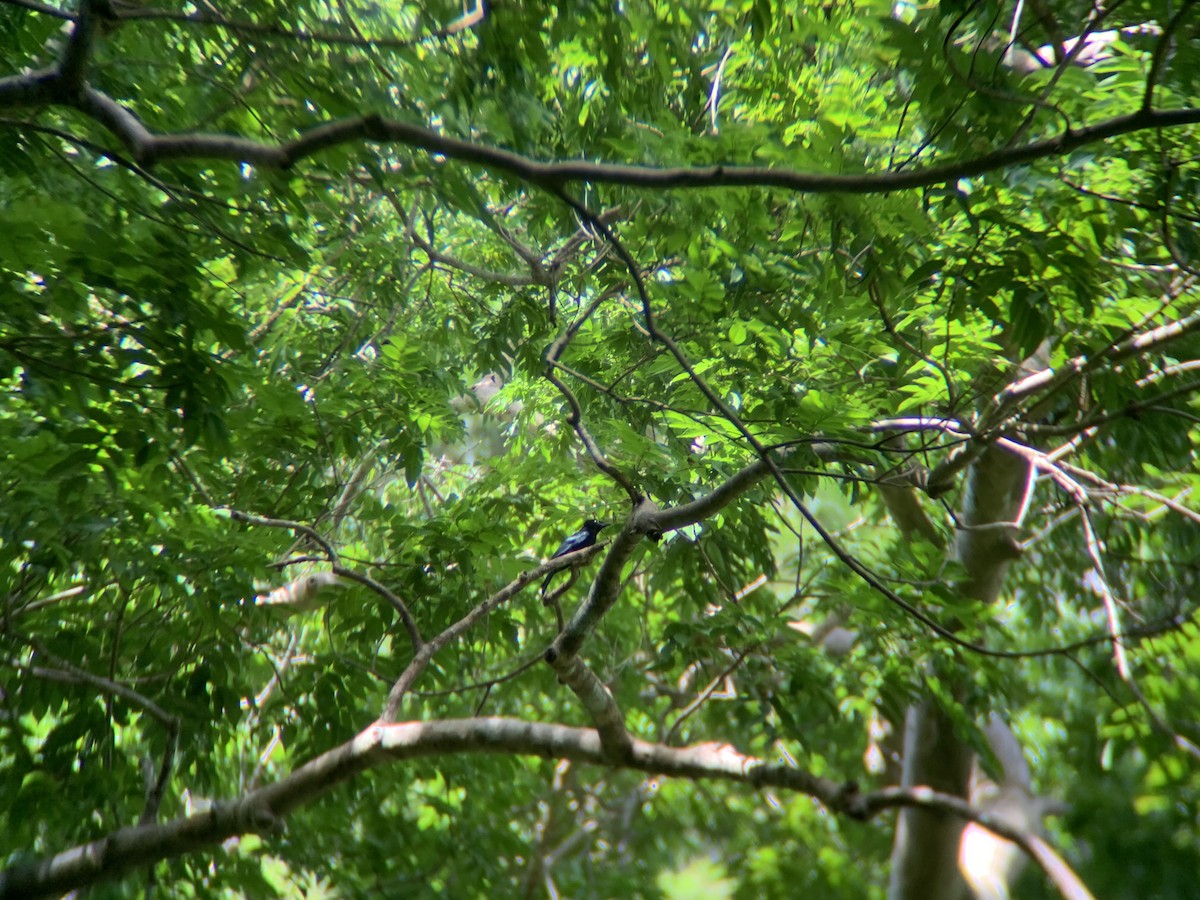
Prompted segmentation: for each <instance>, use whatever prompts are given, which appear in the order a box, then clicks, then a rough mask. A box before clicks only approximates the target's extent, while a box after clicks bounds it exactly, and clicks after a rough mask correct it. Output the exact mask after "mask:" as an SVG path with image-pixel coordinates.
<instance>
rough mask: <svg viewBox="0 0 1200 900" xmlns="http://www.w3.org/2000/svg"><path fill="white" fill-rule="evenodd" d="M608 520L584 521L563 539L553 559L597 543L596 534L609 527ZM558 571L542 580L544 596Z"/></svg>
mask: <svg viewBox="0 0 1200 900" xmlns="http://www.w3.org/2000/svg"><path fill="white" fill-rule="evenodd" d="M607 527H608V523H607V522H597V521H596V520H595V519H588V520H587V521H586V522H584V523H583V527H582V528H580V529H579V530H578V531H577V532H575V533H574V534H572V535H570V536H569V537H567V538H564V539H563V542H562V543H561V544H559V545H558V549H557V550H555V551H554V555H553V556H551V557H550V558H551V559H558V558H559V557H560V556H566V555H567V554H568V553H574V552H575V551H576V550H582V549H583V548H584V547H590V546H592V544H594V543H596V535H598V534H599V533H600V529H602V528H607ZM557 574H558V573H557V572H551V573H550V574H549V575H547V576H546V580H545V581H543V582H542V596H543V597H545V596H546V588H548V587H549V586H550V579H552V578H553V577H554V576H555V575H557Z"/></svg>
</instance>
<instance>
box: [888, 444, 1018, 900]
mask: <svg viewBox="0 0 1200 900" xmlns="http://www.w3.org/2000/svg"><path fill="white" fill-rule="evenodd" d="M1032 476H1033V473H1032V471H1031V468H1030V466H1029V464H1028V463H1027V462H1026V461H1025V460H1023V459H1021V458H1020V457H1017V456H1015V455H1013V454H1012V453H1009V452H1007V451H1006V450H1002V449H1000V448H997V447H995V446H992V447H988V448H987V449H985V450H984V451H983V452H982V453H980V454H979V456H978V457H977V458H976V459H975V460H974V462H972V463H971V465H970V466H969V468H968V470H967V487H966V491H965V495H964V498H963V503H962V509H961V510H959V513H958V522H959V531H958V535H957V538H956V540H955V547H954V552H955V555H956V557H957V558H958V560H959V562H961V563H962V564H963V566H964V567H965V568H966V570H967V580H966V583H965V584H964V585H963V586H962V590H963V593H965V594H966V595H967V596H969V597H972V598H973V599H975V600H978V601H979V602H980V603H981V604H989V603H992V602H994V601H995V600H996V598H997V597H998V596H999V594H1000V589H1001V586H1002V584H1003V580H1004V574H1005V572H1006V571H1007V569H1008V566H1009V563H1011V562H1012V560H1013V559H1014V558H1015V557H1016V555H1017V549H1016V541H1015V535H1016V530H1017V522H1018V521H1019V519H1020V517H1021V514H1022V512H1023V510H1024V507H1025V504H1026V498H1027V494H1028V489H1029V486H1030V479H1031V478H1032ZM904 728H905V734H904V763H903V765H904V768H903V773H902V776H901V786H902V787H904V788H913V787H916V786H920V785H925V786H928V787H931V788H933V789H935V790H937V791H939V792H942V793H947V794H953V795H955V796H958V797H966V796H967V791H968V786H969V779H970V774H971V750H970V748H969V747H968V746H967V744H966V742H965V741H964V740H963V739H962V738H961V737H959V736H957V735H955V734H954V728H953V724H952V723H951V721H950V718H949V716H948V715H947V714H946V713H945V711H944V710H942V709H941V708H940V707H939V706H938V705H937V704H935V703H932V702H925V703H922V704H919V705H917V706H914V707H912V708H911V709H909V710H908V713H907V715H906V717H905V723H904ZM962 829H963V823H962V821H961V820H959V819H956V818H953V817H950V816H946V815H944V814H942V813H939V812H933V811H929V810H921V809H905V810H902V811H901V812H900V816H899V822H898V824H897V828H896V840H895V843H894V845H893V849H892V866H891V882H890V884H889V886H888V897H889V898H890V900H960V898H963V897H966V896H968V888H967V885H966V882H965V881H964V880H963V877H962V875H961V874H960V872H959V868H958V850H959V843H960V841H961V837H962Z"/></svg>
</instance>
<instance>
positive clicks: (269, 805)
mask: <svg viewBox="0 0 1200 900" xmlns="http://www.w3.org/2000/svg"><path fill="white" fill-rule="evenodd" d="M454 753H488V754H508V755H524V756H536V757H542V758H544V759H568V760H572V761H575V762H581V763H590V764H594V765H606V766H612V765H613V763H612V760H611V759H610V758H609V757H608V755H607V753H606V750H605V748H604V746H603V745H602V743H601V740H600V735H599V734H598V733H597V732H596V731H595V730H593V729H590V728H572V727H569V726H566V725H549V724H543V723H540V722H528V721H523V720H519V719H506V718H475V719H447V720H442V721H437V722H405V723H401V724H395V725H385V724H383V723H376V724H374V725H371V726H369V727H368V728H366V729H365V730H364V731H363V732H361V733H360V734H358V735H357V736H356V737H354V738H353V739H351V740H349V741H347V742H346V743H344V744H342V745H340V746H338V747H335V748H334V749H333V750H330V751H329V752H327V753H324V754H322V755H320V756H318V757H317V758H315V759H313V760H311V761H310V762H308V763H306V764H305V765H303V766H301V767H300V768H298V769H296V770H295V771H294V772H292V773H291V774H290V775H288V776H287V777H285V778H283V779H281V780H280V781H278V782H276V783H274V784H271V785H268V786H266V787H263V788H260V789H258V790H256V791H251V792H249V793H247V794H244V795H242V796H241V797H239V798H237V799H236V800H233V801H229V802H226V803H218V804H216V805H214V806H213V808H212V809H210V810H208V811H207V812H204V813H201V814H199V815H194V816H190V817H188V818H184V819H178V820H176V821H174V822H168V823H165V824H162V825H142V826H138V827H134V828H122V829H119V830H117V831H115V832H113V833H112V834H110V835H108V836H107V837H105V838H102V839H101V840H98V841H94V842H92V843H90V844H83V845H80V846H78V847H74V848H72V849H70V850H66V851H64V852H62V853H59V854H57V855H55V856H53V857H49V858H46V859H42V860H37V861H31V862H23V863H18V864H16V865H14V866H12V867H10V868H9V869H7V870H5V871H3V872H0V898H3V897H17V896H21V897H29V896H44V895H51V894H62V893H64V892H66V891H69V890H72V889H75V888H79V887H84V886H87V885H92V884H96V883H98V882H100V881H104V880H111V879H114V878H118V877H120V876H121V875H123V874H125V873H127V872H129V871H131V870H132V869H134V868H136V867H138V866H143V865H146V864H147V863H152V862H156V861H158V860H163V859H169V858H171V857H175V856H179V855H182V854H184V853H188V852H191V851H195V850H200V849H203V848H206V847H211V846H214V845H216V844H217V843H219V842H220V841H223V840H225V839H227V838H229V837H232V836H234V835H238V834H243V833H246V832H251V831H261V830H269V829H272V828H277V827H278V826H279V825H280V823H281V820H282V818H283V817H284V816H286V815H288V814H289V813H291V812H292V811H294V810H296V809H297V808H299V807H301V806H305V805H307V804H310V803H312V802H314V801H315V800H317V799H318V798H319V797H321V796H322V795H324V794H326V793H328V792H329V791H330V790H332V789H333V788H335V787H337V786H338V785H340V784H342V783H343V782H345V781H348V780H349V779H351V778H354V777H355V776H357V775H359V774H361V773H362V772H365V771H367V770H369V769H372V768H377V767H380V766H383V765H387V764H389V763H392V762H396V761H402V760H408V759H418V758H421V757H426V756H433V755H439V756H445V755H448V754H454ZM617 768H625V769H632V770H637V771H642V772H648V773H653V774H657V775H664V776H673V777H678V778H688V779H693V780H702V779H713V780H719V781H726V782H732V783H738V784H744V785H747V786H749V787H753V788H756V789H761V788H764V787H770V788H774V789H779V790H789V791H796V792H798V793H802V794H806V795H808V796H810V797H812V798H813V799H815V800H817V801H818V802H820V803H821V804H823V805H824V806H825V807H826V808H827V809H829V810H830V811H831V812H834V813H837V814H840V815H844V816H848V817H850V818H854V819H867V818H870V817H871V816H874V815H877V814H879V813H881V812H883V811H886V810H889V809H895V808H901V807H919V808H924V809H930V810H936V811H938V812H942V813H947V814H950V815H954V816H958V817H960V818H963V819H966V820H969V821H973V822H978V823H979V824H981V825H983V826H985V827H986V828H988V829H989V830H992V831H994V832H995V833H996V834H998V835H1000V836H1001V837H1003V838H1006V839H1008V840H1010V841H1013V842H1014V843H1016V844H1017V845H1018V846H1019V847H1021V848H1022V849H1023V850H1025V851H1026V852H1027V853H1029V854H1030V855H1031V856H1032V857H1033V859H1034V861H1035V862H1037V863H1038V865H1039V866H1041V867H1042V869H1043V871H1046V872H1047V874H1048V875H1049V876H1050V877H1051V879H1052V881H1053V882H1054V884H1055V885H1056V887H1058V888H1059V890H1060V892H1062V894H1063V896H1064V897H1068V898H1072V900H1082V898H1086V897H1090V895H1089V894H1087V892H1086V889H1085V888H1083V886H1082V883H1081V882H1079V880H1078V878H1073V879H1068V876H1067V875H1066V874H1065V873H1069V872H1070V869H1069V868H1067V867H1066V864H1065V863H1062V861H1061V859H1059V858H1058V856H1057V854H1054V853H1053V851H1052V850H1051V851H1050V852H1049V853H1047V852H1046V851H1047V850H1049V845H1048V844H1045V842H1044V841H1042V840H1041V839H1040V838H1035V837H1034V836H1032V835H1030V834H1028V833H1027V832H1024V831H1020V830H1018V829H1015V828H1013V827H1012V826H1011V825H1009V824H1008V823H1006V822H1005V821H1004V820H1003V819H1001V818H998V817H996V816H993V815H990V814H988V813H985V812H981V811H980V810H978V809H976V808H974V807H973V806H971V805H970V804H968V803H967V802H965V801H963V800H961V799H959V798H957V797H952V796H948V795H946V794H939V793H937V792H935V791H932V790H930V789H929V788H922V787H917V788H912V789H908V790H904V789H900V788H888V789H885V790H882V791H877V792H873V793H868V794H862V793H859V792H858V790H857V789H856V788H855V787H854V785H853V784H840V783H838V782H835V781H832V780H830V779H828V778H821V777H817V776H815V775H812V774H811V773H809V772H806V771H804V770H802V769H796V768H793V767H791V766H789V765H782V764H771V763H765V762H763V761H762V760H760V759H757V758H755V757H752V756H747V755H745V754H742V753H740V752H738V751H737V750H736V749H734V748H733V747H732V746H730V745H728V744H716V743H708V744H696V745H693V746H691V747H684V748H672V747H667V746H665V745H662V744H653V743H648V742H646V741H641V740H636V739H635V740H632V741H631V748H630V752H629V754H628V756H627V757H626V758H625V760H624V763H623V765H621V766H617ZM1051 856H1053V860H1052V859H1051ZM1054 861H1057V863H1058V864H1060V865H1058V866H1057V867H1056V866H1054V865H1052V862H1054ZM1052 869H1053V870H1054V871H1052ZM1071 874H1072V875H1073V873H1071ZM1068 885H1070V886H1071V889H1072V890H1074V891H1075V892H1074V893H1071V892H1068V890H1067V887H1068Z"/></svg>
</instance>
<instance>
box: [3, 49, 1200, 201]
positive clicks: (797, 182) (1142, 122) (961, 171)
mask: <svg viewBox="0 0 1200 900" xmlns="http://www.w3.org/2000/svg"><path fill="white" fill-rule="evenodd" d="M41 103H56V104H59V105H63V106H72V107H75V108H77V109H79V110H80V111H81V112H83V113H84V114H85V115H88V116H90V117H92V118H93V119H96V120H97V121H99V122H100V123H101V124H102V125H104V127H106V128H107V129H108V130H109V131H111V132H112V133H113V134H115V135H116V136H117V137H118V138H119V139H120V140H121V141H122V142H123V143H124V144H125V146H126V147H127V148H128V150H129V152H130V153H131V154H132V155H133V157H134V158H135V159H136V160H137V162H138V163H139V164H141V165H147V166H148V165H153V164H155V163H158V162H164V161H167V160H180V159H220V160H226V161H228V162H237V163H248V164H251V165H259V166H265V167H270V168H281V169H286V168H289V167H291V166H293V165H295V164H296V163H297V162H299V161H300V160H302V159H304V158H306V157H309V156H313V155H315V154H317V153H319V152H321V151H322V150H326V149H329V148H331V147H334V146H337V145H339V144H345V143H350V142H354V141H376V142H380V143H396V144H402V145H406V146H409V147H413V148H415V149H418V150H421V151H424V152H426V153H438V154H442V155H444V156H446V157H448V158H450V159H456V160H459V161H460V162H466V163H472V164H475V165H480V166H486V167H489V168H492V169H498V170H500V171H504V172H508V173H510V174H512V175H515V176H516V177H518V178H520V179H522V180H524V181H527V182H529V183H531V184H535V185H539V186H541V187H544V188H547V189H550V190H557V189H561V188H562V187H563V186H564V185H566V184H569V183H573V182H589V183H594V184H616V185H624V186H626V187H642V188H646V189H650V190H668V189H675V188H716V187H768V188H770V187H773V188H782V189H784V190H790V191H797V192H800V193H810V194H820V193H846V194H876V193H886V192H889V191H901V190H911V189H913V188H921V187H928V186H931V185H938V184H945V183H948V182H953V181H956V180H958V179H960V178H971V177H974V176H977V175H983V174H985V173H987V172H991V171H993V170H996V169H1001V168H1006V167H1009V166H1016V165H1023V164H1026V163H1031V162H1034V161H1036V160H1039V159H1045V158H1047V157H1054V156H1062V155H1064V154H1067V153H1070V152H1071V151H1073V150H1076V149H1078V148H1080V147H1083V146H1086V145H1087V144H1092V143H1096V142H1097V141H1103V140H1106V139H1108V138H1112V137H1117V136H1119V135H1123V134H1129V133H1131V132H1135V131H1143V130H1147V129H1161V128H1176V127H1180V126H1183V125H1191V124H1195V123H1197V122H1200V107H1185V108H1182V109H1173V110H1154V109H1145V108H1143V109H1139V110H1137V111H1135V112H1132V113H1128V114H1126V115H1123V116H1115V117H1113V118H1111V119H1107V120H1105V121H1103V122H1099V123H1097V124H1095V125H1089V126H1085V127H1083V128H1077V129H1070V128H1069V129H1067V130H1065V131H1063V132H1062V133H1061V134H1059V135H1058V136H1057V137H1052V138H1045V139H1042V140H1038V141H1031V142H1029V143H1025V144H1021V145H1018V146H1014V147H1004V148H1001V149H998V150H993V151H991V152H989V153H984V154H981V155H979V156H975V157H971V158H968V159H962V160H957V161H955V162H950V163H943V164H941V165H934V166H925V167H923V168H919V169H912V170H905V171H900V172H885V173H864V174H860V175H829V174H820V173H809V172H798V171H796V170H793V169H783V168H780V169H775V168H766V167H762V166H742V165H724V164H717V165H709V166H691V167H687V166H679V167H669V168H657V167H654V166H642V165H624V164H617V163H594V162H586V161H582V160H575V161H560V162H540V161H538V160H534V159H530V158H529V157H527V156H523V155H521V154H519V153H513V152H512V151H509V150H502V149H500V148H497V147H489V146H487V145H484V144H477V143H473V142H471V141H465V140H462V139H459V138H455V137H450V136H447V135H444V134H441V133H439V132H437V131H434V130H433V129H430V128H426V127H424V126H421V125H414V124H410V123H408V122H399V121H394V120H389V119H385V118H383V117H382V116H380V115H378V114H374V113H372V114H368V115H363V116H356V117H354V118H350V119H341V120H337V121H332V122H327V123H324V124H322V125H318V126H316V127H314V128H310V129H307V130H305V131H302V132H301V133H300V134H299V136H298V137H296V138H295V139H294V140H292V141H289V142H287V143H283V144H269V143H262V142H259V141H255V140H251V139H249V138H244V137H238V136H234V135H223V134H205V133H183V134H158V135H156V134H152V133H151V132H149V131H148V130H147V129H146V128H145V126H143V125H142V124H141V123H140V122H139V121H138V120H137V118H136V117H135V116H134V115H133V114H132V113H131V112H130V111H128V110H126V109H124V107H121V106H120V105H119V104H117V103H116V101H114V100H113V99H112V98H110V97H108V96H107V95H105V94H102V93H101V92H99V91H97V90H95V89H94V88H87V89H86V91H85V95H84V96H83V97H78V96H73V95H72V94H71V93H70V92H69V91H68V90H66V87H65V85H64V84H63V79H62V77H61V76H60V75H59V74H58V73H57V72H56V71H50V72H46V71H43V72H35V73H31V74H26V75H15V76H9V77H7V78H3V79H0V108H4V107H8V106H26V105H30V104H41ZM117 110H120V112H119V113H118V112H117Z"/></svg>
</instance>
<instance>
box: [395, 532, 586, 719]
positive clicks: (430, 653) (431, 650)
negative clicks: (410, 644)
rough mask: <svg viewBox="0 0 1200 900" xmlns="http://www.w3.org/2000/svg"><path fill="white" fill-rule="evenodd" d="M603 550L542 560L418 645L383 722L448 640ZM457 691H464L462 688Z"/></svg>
mask: <svg viewBox="0 0 1200 900" xmlns="http://www.w3.org/2000/svg"><path fill="white" fill-rule="evenodd" d="M602 549H604V545H603V544H596V545H593V546H591V547H585V548H584V549H582V550H577V551H575V552H574V553H566V554H563V555H562V556H558V557H555V558H554V559H551V560H549V561H547V562H544V563H542V564H541V565H540V566H538V567H537V568H536V569H531V570H530V571H528V572H522V573H521V574H520V575H519V576H517V578H516V579H515V580H513V581H510V582H509V583H508V584H506V585H505V586H504V587H503V588H501V589H500V590H498V591H497V592H496V593H494V594H492V595H491V596H490V597H488V598H487V599H486V600H484V601H483V602H482V603H480V604H479V605H477V606H476V607H475V608H474V609H472V610H471V611H470V612H469V613H467V614H466V615H465V616H463V617H462V618H461V619H459V620H458V621H457V622H455V623H454V624H453V625H451V626H450V627H448V628H446V629H445V630H444V631H442V632H441V634H439V635H438V636H437V637H435V638H433V639H432V640H430V641H428V642H426V643H424V644H423V645H422V646H420V647H418V648H417V650H416V653H415V655H414V656H413V659H412V661H411V662H410V663H409V664H408V666H407V668H405V670H404V672H403V673H401V675H400V677H399V678H398V679H397V680H396V683H395V684H394V685H392V689H391V691H389V692H388V698H387V703H386V704H385V706H384V709H383V715H382V716H380V720H381V721H383V722H394V721H395V720H396V718H397V717H398V716H399V714H400V704H401V702H402V701H403V700H404V696H405V695H406V694H407V693H408V692H409V690H411V688H412V686H413V685H414V684H415V683H416V681H417V679H418V678H420V677H421V674H422V673H423V672H424V671H425V669H426V668H428V666H429V663H430V662H431V661H432V660H433V657H434V656H436V655H437V653H438V652H439V651H440V650H441V649H442V648H443V647H445V646H446V645H447V644H448V643H450V642H451V641H452V640H454V639H455V638H457V637H459V636H461V635H462V634H464V633H466V631H467V630H468V629H470V628H471V627H472V626H473V625H475V623H477V622H479V621H480V620H481V619H483V617H484V616H486V615H487V614H488V613H490V612H491V611H492V610H493V609H495V608H496V607H498V606H499V605H500V604H502V603H504V602H506V601H508V600H510V599H512V598H513V597H515V596H516V595H517V594H518V593H520V592H521V591H522V590H523V589H524V588H525V587H526V586H527V585H529V584H531V583H533V582H536V581H537V580H538V579H540V578H542V577H544V576H545V575H548V574H550V573H551V572H558V571H560V570H561V569H565V568H568V567H569V566H572V565H576V564H578V563H580V562H583V561H586V560H589V559H591V558H592V557H593V556H595V555H596V554H597V553H599V552H600V551H601V550H602ZM460 690H465V688H462V689H460Z"/></svg>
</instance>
